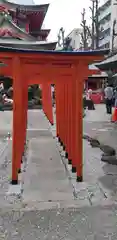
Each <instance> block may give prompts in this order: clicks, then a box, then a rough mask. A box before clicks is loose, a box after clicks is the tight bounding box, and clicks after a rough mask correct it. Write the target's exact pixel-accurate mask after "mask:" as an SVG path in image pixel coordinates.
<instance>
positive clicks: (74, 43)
mask: <svg viewBox="0 0 117 240" xmlns="http://www.w3.org/2000/svg"><path fill="white" fill-rule="evenodd" d="M81 32H82V29H80V28H74V29H73V30H72V31H71V32H70V33H69V34H68V36H67V37H68V38H70V39H71V43H70V46H71V47H72V49H73V50H77V49H80V47H81Z"/></svg>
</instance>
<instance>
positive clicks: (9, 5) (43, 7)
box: [0, 0, 49, 14]
mask: <svg viewBox="0 0 117 240" xmlns="http://www.w3.org/2000/svg"><path fill="white" fill-rule="evenodd" d="M30 1H32V0H30ZM19 2H20V0H19ZM22 2H23V0H22ZM27 3H29V4H28V5H27V4H25V1H24V3H23V4H19V3H15V2H12V1H7V0H0V5H3V6H4V7H6V8H8V10H10V9H11V10H16V9H17V8H19V9H20V10H21V11H40V12H45V14H46V12H47V10H48V7H49V4H40V5H36V4H30V2H29V0H27Z"/></svg>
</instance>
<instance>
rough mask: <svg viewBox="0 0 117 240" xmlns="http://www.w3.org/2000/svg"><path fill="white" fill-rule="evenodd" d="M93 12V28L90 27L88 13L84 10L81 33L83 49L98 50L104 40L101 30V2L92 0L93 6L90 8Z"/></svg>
mask: <svg viewBox="0 0 117 240" xmlns="http://www.w3.org/2000/svg"><path fill="white" fill-rule="evenodd" d="M89 9H90V11H91V17H90V18H91V26H88V24H87V22H86V11H85V9H83V12H82V13H81V14H82V22H81V26H82V30H83V31H82V33H81V42H82V46H83V49H87V47H88V48H91V49H95V48H96V49H98V48H99V41H100V40H101V39H103V37H102V31H103V29H102V28H100V22H99V0H91V6H90V7H89Z"/></svg>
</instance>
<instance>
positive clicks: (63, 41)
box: [58, 27, 73, 51]
mask: <svg viewBox="0 0 117 240" xmlns="http://www.w3.org/2000/svg"><path fill="white" fill-rule="evenodd" d="M70 43H71V38H69V37H66V38H65V30H64V29H63V27H62V28H60V30H59V34H58V46H59V47H61V48H62V50H64V51H70V50H73V49H72V46H71V45H70Z"/></svg>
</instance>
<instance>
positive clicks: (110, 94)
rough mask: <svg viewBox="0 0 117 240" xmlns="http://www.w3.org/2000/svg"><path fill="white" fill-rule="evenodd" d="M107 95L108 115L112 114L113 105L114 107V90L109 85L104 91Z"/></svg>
mask: <svg viewBox="0 0 117 240" xmlns="http://www.w3.org/2000/svg"><path fill="white" fill-rule="evenodd" d="M104 93H105V103H106V111H107V114H112V105H113V88H112V86H111V85H109V84H107V87H106V88H105V89H104Z"/></svg>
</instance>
